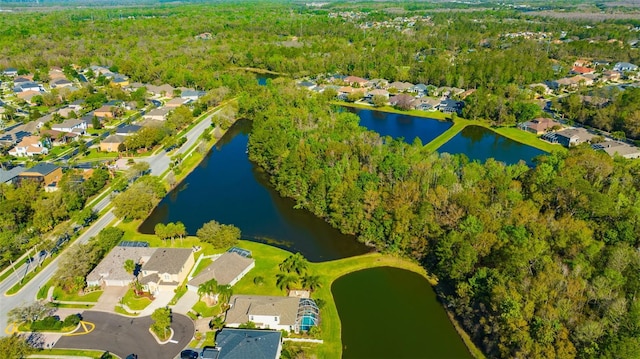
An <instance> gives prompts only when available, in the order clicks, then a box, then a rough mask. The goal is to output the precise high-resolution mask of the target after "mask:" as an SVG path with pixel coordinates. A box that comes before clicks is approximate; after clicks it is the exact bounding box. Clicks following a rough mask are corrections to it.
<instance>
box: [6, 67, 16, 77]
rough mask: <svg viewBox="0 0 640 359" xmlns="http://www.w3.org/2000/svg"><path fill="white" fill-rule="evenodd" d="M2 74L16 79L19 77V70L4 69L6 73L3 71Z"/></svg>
mask: <svg viewBox="0 0 640 359" xmlns="http://www.w3.org/2000/svg"><path fill="white" fill-rule="evenodd" d="M2 74H3V75H5V76H9V77H15V76H18V69H16V68H13V67H7V68H6V69H4V71H2Z"/></svg>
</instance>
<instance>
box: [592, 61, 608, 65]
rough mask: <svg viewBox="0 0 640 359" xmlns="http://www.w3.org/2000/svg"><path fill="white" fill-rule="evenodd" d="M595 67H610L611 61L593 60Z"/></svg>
mask: <svg viewBox="0 0 640 359" xmlns="http://www.w3.org/2000/svg"><path fill="white" fill-rule="evenodd" d="M593 66H596V67H597V66H600V67H603V66H609V61H608V60H593Z"/></svg>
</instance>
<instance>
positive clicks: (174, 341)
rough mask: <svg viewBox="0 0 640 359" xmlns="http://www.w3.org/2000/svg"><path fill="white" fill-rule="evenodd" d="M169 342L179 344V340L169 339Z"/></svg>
mask: <svg viewBox="0 0 640 359" xmlns="http://www.w3.org/2000/svg"><path fill="white" fill-rule="evenodd" d="M169 343H173V344H178V341H177V340H173V339H171V340H169Z"/></svg>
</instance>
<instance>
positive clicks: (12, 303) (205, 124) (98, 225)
mask: <svg viewBox="0 0 640 359" xmlns="http://www.w3.org/2000/svg"><path fill="white" fill-rule="evenodd" d="M219 110H220V109H218V110H216V111H215V112H213V113H212V114H211V115H209V116H207V117H206V118H205V119H204V120H202V121H201V122H200V123H198V124H197V125H196V126H194V127H193V128H192V129H191V130H189V131H188V132H187V134H186V137H187V141H186V142H185V143H184V144H183V145H182V146H181V147H180V148H179V149H178V150H177V151H176V153H186V152H187V151H188V150H189V148H190V147H191V146H193V145H194V144H195V143H196V142H197V141H198V139H199V137H200V134H202V133H203V132H204V130H205V129H207V128H209V127H210V126H211V119H212V117H213V115H214V114H215V113H217V112H218V111H219ZM145 160H146V161H148V162H149V165H150V168H151V173H152V174H153V175H161V174H162V173H164V172H165V171H166V170H167V169H168V168H169V162H170V161H171V159H170V158H169V156H167V154H166V151H164V150H163V151H162V152H160V153H159V154H156V155H155V156H152V157H149V158H146V159H145ZM110 202H111V198H110V196H106V197H105V198H104V199H102V200H101V201H99V202H98V203H96V204H94V206H93V209H94V210H96V211H98V212H99V211H101V210H103V209H104V208H105V207H106V206H107V205H108V204H109V203H110ZM114 219H115V216H114V215H113V212H112V211H111V210H110V211H109V212H107V213H106V214H105V215H104V216H102V217H101V218H100V219H98V220H97V221H96V222H94V223H93V225H92V226H91V227H90V228H89V229H88V230H87V231H86V232H85V233H83V234H82V235H81V236H80V237H79V238H78V240H77V241H75V242H74V244H75V243H86V242H87V241H88V240H89V239H90V238H91V237H93V236H96V235H97V234H98V233H99V232H100V231H101V230H102V229H103V228H105V227H107V225H108V224H109V223H111V222H112V221H113V220H114ZM59 258H60V255H58V257H57V258H56V259H54V260H53V261H52V262H51V263H50V264H49V265H48V266H47V267H46V268H45V269H44V270H43V271H42V272H40V273H39V274H38V275H37V276H36V277H35V278H34V279H32V280H31V281H30V282H29V283H28V284H27V285H25V286H24V287H23V288H22V290H21V291H20V292H19V293H18V294H16V295H14V296H11V297H7V296H4V293H5V292H6V291H7V290H9V289H10V288H11V287H13V286H14V285H15V284H16V283H17V282H18V280H19V279H18V278H17V276H15V275H10V276H9V277H8V278H7V279H5V280H4V281H3V282H2V283H0V328H2V329H4V328H5V327H6V325H7V313H8V312H9V311H10V310H11V309H13V308H16V307H19V306H23V305H26V304H29V303H32V302H33V301H35V298H36V295H37V294H38V289H40V287H41V286H43V285H44V284H45V283H46V282H48V281H49V279H50V278H51V276H53V274H54V273H55V271H56V270H58V261H59ZM26 270H27V268H26V267H25V266H24V265H23V266H21V267H20V268H17V269H16V271H17V272H18V273H24V272H25V271H26ZM4 335H6V333H5V331H4V330H0V336H4ZM125 356H126V355H125Z"/></svg>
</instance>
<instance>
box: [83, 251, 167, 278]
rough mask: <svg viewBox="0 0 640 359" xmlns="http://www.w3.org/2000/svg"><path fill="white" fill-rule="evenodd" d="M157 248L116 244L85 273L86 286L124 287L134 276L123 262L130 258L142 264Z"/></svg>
mask: <svg viewBox="0 0 640 359" xmlns="http://www.w3.org/2000/svg"><path fill="white" fill-rule="evenodd" d="M156 250H157V248H149V247H120V246H117V247H115V248H114V249H112V250H111V252H109V254H107V255H106V257H104V259H103V260H102V261H101V262H100V263H99V264H98V265H97V266H96V267H95V268H94V269H93V270H92V271H91V273H89V275H87V278H86V280H87V285H88V286H90V287H91V286H105V287H125V286H128V285H129V284H131V282H133V280H134V278H135V276H134V275H133V274H131V273H128V272H127V271H126V270H125V269H124V263H125V262H126V261H127V260H132V261H133V262H134V263H135V264H137V265H142V264H144V263H145V262H147V261H148V260H149V258H151V255H152V254H153V253H154V252H155V251H156Z"/></svg>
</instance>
